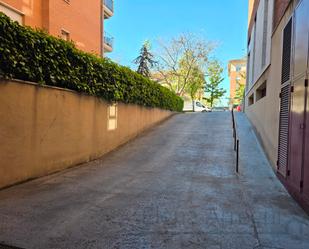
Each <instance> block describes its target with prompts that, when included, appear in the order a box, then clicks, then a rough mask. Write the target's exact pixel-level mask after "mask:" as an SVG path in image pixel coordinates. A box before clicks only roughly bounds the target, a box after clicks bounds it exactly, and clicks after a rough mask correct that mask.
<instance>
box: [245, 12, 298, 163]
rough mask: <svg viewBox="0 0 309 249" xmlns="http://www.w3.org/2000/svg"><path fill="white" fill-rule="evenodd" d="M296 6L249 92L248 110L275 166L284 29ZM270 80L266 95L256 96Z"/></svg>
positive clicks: (276, 35) (274, 39)
mask: <svg viewBox="0 0 309 249" xmlns="http://www.w3.org/2000/svg"><path fill="white" fill-rule="evenodd" d="M292 12H293V6H290V8H289V9H288V10H287V12H286V13H285V15H284V17H283V19H282V20H281V22H280V24H279V26H278V28H277V29H276V31H275V32H274V33H273V36H272V49H271V65H270V66H269V67H268V69H266V71H265V72H264V73H263V74H262V76H261V77H260V78H259V79H258V80H257V81H256V82H255V84H254V86H253V87H252V88H251V89H250V91H249V92H248V93H247V94H246V108H245V110H246V114H247V116H248V118H249V119H250V121H251V123H252V124H253V126H254V128H255V129H256V132H257V134H258V136H259V137H260V138H261V142H262V144H263V147H264V150H265V152H266V154H267V155H268V157H269V159H270V161H271V163H272V166H273V167H274V168H276V167H277V166H276V164H277V154H278V134H279V112H280V98H279V94H280V91H281V65H282V63H281V60H282V32H283V29H284V27H285V25H286V24H287V22H288V20H289V18H290V16H291V14H292ZM265 80H267V94H266V97H264V98H262V99H260V100H258V101H257V100H256V90H257V89H258V88H259V86H260V85H261V84H263V82H265ZM252 94H254V97H255V100H254V104H253V105H250V106H248V98H249V97H250V96H251V95H252Z"/></svg>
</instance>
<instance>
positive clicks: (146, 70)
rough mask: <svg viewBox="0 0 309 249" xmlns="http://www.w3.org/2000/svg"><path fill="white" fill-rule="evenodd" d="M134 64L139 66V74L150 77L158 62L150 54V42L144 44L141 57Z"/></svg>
mask: <svg viewBox="0 0 309 249" xmlns="http://www.w3.org/2000/svg"><path fill="white" fill-rule="evenodd" d="M134 63H135V64H137V65H138V68H137V71H136V72H137V73H139V74H141V75H143V76H145V77H148V78H149V77H150V69H151V68H152V67H153V66H154V65H155V64H156V61H155V60H154V59H153V55H152V53H151V52H150V43H149V42H148V41H146V42H145V43H144V44H143V46H142V48H141V51H140V55H139V56H138V57H137V58H136V59H135V60H134Z"/></svg>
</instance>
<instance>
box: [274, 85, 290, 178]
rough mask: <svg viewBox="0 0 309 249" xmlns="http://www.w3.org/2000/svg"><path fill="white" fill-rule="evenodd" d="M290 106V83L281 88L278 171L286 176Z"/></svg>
mask: <svg viewBox="0 0 309 249" xmlns="http://www.w3.org/2000/svg"><path fill="white" fill-rule="evenodd" d="M289 108H290V85H286V86H285V87H283V88H282V89H281V99H280V120H279V147H278V165H277V166H278V171H279V172H280V173H281V174H282V175H283V176H286V172H287V164H288V152H289V151H288V150H289Z"/></svg>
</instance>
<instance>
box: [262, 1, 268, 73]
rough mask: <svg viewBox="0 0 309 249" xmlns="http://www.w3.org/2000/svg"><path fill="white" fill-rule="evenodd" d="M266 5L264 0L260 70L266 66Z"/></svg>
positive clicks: (266, 2)
mask: <svg viewBox="0 0 309 249" xmlns="http://www.w3.org/2000/svg"><path fill="white" fill-rule="evenodd" d="M268 4H269V0H264V22H263V40H262V69H263V67H264V66H265V65H266V49H267V34H268V32H267V31H268Z"/></svg>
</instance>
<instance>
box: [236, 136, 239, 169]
mask: <svg viewBox="0 0 309 249" xmlns="http://www.w3.org/2000/svg"><path fill="white" fill-rule="evenodd" d="M236 144H237V145H236V173H238V172H239V139H237V142H236Z"/></svg>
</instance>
